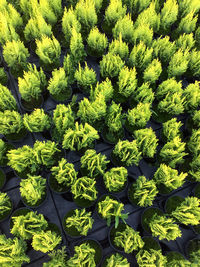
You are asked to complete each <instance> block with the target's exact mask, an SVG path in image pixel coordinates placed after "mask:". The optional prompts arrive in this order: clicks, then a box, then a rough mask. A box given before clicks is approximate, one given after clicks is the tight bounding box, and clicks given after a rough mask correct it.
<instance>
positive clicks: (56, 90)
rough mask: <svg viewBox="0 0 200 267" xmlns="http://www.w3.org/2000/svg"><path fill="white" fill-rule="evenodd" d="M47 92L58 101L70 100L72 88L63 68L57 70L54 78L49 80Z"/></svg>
mask: <svg viewBox="0 0 200 267" xmlns="http://www.w3.org/2000/svg"><path fill="white" fill-rule="evenodd" d="M47 90H48V91H49V92H50V94H51V96H52V97H53V98H54V99H56V100H57V101H64V100H68V99H69V98H70V96H71V88H70V87H69V82H68V77H67V76H66V74H65V70H64V69H63V68H59V69H55V70H54V71H53V72H52V78H51V79H50V80H49V84H48V87H47Z"/></svg>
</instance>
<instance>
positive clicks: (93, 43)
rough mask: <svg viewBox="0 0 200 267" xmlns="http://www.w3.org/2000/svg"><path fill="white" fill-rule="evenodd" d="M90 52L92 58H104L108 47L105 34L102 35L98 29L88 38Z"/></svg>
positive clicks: (93, 30)
mask: <svg viewBox="0 0 200 267" xmlns="http://www.w3.org/2000/svg"><path fill="white" fill-rule="evenodd" d="M87 45H88V48H87V49H88V52H89V54H91V55H92V56H102V55H103V54H104V52H105V50H106V48H107V46H108V39H107V37H106V36H105V34H103V33H100V32H99V30H98V28H97V27H95V28H93V29H91V31H90V33H89V35H88V38H87Z"/></svg>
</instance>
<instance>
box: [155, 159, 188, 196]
mask: <svg viewBox="0 0 200 267" xmlns="http://www.w3.org/2000/svg"><path fill="white" fill-rule="evenodd" d="M186 177H187V173H182V172H181V173H180V174H178V171H177V170H175V169H172V168H171V167H169V166H167V165H165V164H160V166H159V167H158V169H157V171H156V172H155V174H154V177H153V179H154V181H155V183H156V185H158V188H159V189H160V187H161V188H162V186H164V189H165V188H166V189H167V191H168V192H170V191H172V190H175V189H177V188H179V187H181V186H182V185H183V184H184V182H185V178H186Z"/></svg>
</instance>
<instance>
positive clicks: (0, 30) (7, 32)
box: [0, 12, 19, 45]
mask: <svg viewBox="0 0 200 267" xmlns="http://www.w3.org/2000/svg"><path fill="white" fill-rule="evenodd" d="M0 21H1V27H0V43H1V45H5V43H6V42H8V41H10V42H11V41H13V40H15V41H17V40H19V35H18V34H17V32H16V30H15V28H14V27H13V25H12V24H10V23H9V21H8V20H7V19H6V17H5V16H4V14H3V13H2V12H0Z"/></svg>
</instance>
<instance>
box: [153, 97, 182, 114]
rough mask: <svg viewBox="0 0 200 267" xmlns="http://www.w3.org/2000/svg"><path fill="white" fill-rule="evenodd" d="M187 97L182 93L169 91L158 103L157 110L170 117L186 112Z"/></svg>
mask: <svg viewBox="0 0 200 267" xmlns="http://www.w3.org/2000/svg"><path fill="white" fill-rule="evenodd" d="M184 104H185V97H183V95H182V93H174V94H170V93H168V94H167V95H166V97H165V98H164V99H163V100H161V101H160V102H159V103H158V106H157V110H158V112H160V113H165V114H167V115H168V116H169V117H171V116H177V115H179V114H181V113H183V112H184Z"/></svg>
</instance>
